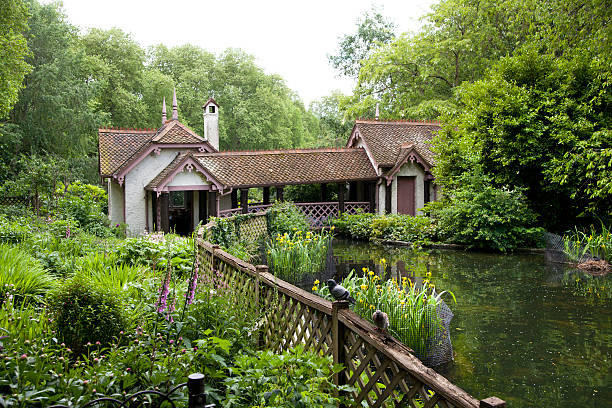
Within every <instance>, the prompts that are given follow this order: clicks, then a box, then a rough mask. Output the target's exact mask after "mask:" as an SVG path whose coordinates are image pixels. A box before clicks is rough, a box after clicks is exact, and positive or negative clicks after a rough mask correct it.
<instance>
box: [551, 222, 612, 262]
mask: <svg viewBox="0 0 612 408" xmlns="http://www.w3.org/2000/svg"><path fill="white" fill-rule="evenodd" d="M563 247H564V252H565V254H566V255H567V256H568V257H569V258H570V259H571V260H572V261H574V262H581V261H583V260H584V258H585V255H586V254H589V255H590V256H591V257H592V258H594V257H597V258H601V259H605V260H608V261H610V260H612V232H611V231H610V229H609V228H607V227H606V226H605V225H604V224H601V229H597V228H595V227H594V226H593V225H591V228H590V231H587V232H583V231H580V230H578V229H575V230H574V231H573V232H572V233H570V234H567V235H564V236H563Z"/></svg>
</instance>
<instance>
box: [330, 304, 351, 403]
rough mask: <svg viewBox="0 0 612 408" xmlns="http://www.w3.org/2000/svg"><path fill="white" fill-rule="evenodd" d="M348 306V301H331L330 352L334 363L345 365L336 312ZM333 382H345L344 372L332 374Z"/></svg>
mask: <svg viewBox="0 0 612 408" xmlns="http://www.w3.org/2000/svg"><path fill="white" fill-rule="evenodd" d="M348 308H349V302H347V301H346V300H337V301H335V302H332V352H333V357H334V364H342V365H344V366H345V367H346V361H345V360H346V358H345V353H344V325H343V324H342V323H341V322H340V321H339V320H338V312H339V311H340V310H342V309H348ZM334 384H336V386H341V385H344V384H346V375H345V374H344V372H339V373H335V374H334ZM341 407H342V405H341Z"/></svg>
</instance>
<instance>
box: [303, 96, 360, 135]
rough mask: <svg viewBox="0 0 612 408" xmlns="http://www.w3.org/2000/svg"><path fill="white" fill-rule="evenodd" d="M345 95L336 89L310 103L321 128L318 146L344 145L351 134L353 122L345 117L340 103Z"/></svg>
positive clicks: (311, 110) (310, 109)
mask: <svg viewBox="0 0 612 408" xmlns="http://www.w3.org/2000/svg"><path fill="white" fill-rule="evenodd" d="M343 98H345V96H344V95H343V94H342V93H341V92H340V91H334V92H332V94H331V95H329V96H324V97H322V98H321V99H320V100H317V101H312V102H311V103H310V107H309V111H310V112H311V113H312V114H313V115H314V116H315V117H316V118H317V119H318V122H319V130H318V132H317V135H316V138H315V141H314V142H315V144H316V146H318V147H322V146H333V147H339V146H344V145H345V144H346V141H347V140H348V137H349V136H350V133H351V130H352V128H353V124H352V122H350V121H347V120H345V119H344V117H343V114H342V112H341V111H340V104H341V101H342V99H343Z"/></svg>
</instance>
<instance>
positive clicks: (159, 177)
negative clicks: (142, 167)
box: [145, 152, 191, 190]
mask: <svg viewBox="0 0 612 408" xmlns="http://www.w3.org/2000/svg"><path fill="white" fill-rule="evenodd" d="M190 155H191V152H181V153H178V154H177V155H176V157H175V158H174V160H172V161H171V162H170V164H169V165H167V166H166V168H165V169H163V170H162V171H161V173H159V174H158V175H157V176H155V178H154V179H153V180H151V181H150V182H149V184H147V186H146V187H145V189H147V190H154V189H156V188H157V187H158V186H159V184H160V183H161V182H162V181H164V179H165V178H166V177H168V175H169V174H170V173H172V172H173V171H174V170H175V169H176V167H177V166H178V165H179V164H180V163H181V162H182V161H183V160H184V159H185V158H187V156H190Z"/></svg>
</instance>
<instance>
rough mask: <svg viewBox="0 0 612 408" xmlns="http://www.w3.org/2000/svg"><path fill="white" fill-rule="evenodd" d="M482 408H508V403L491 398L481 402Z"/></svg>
mask: <svg viewBox="0 0 612 408" xmlns="http://www.w3.org/2000/svg"><path fill="white" fill-rule="evenodd" d="M480 408H506V401H504V400H501V399H499V398H497V397H489V398H486V399H483V400H481V401H480Z"/></svg>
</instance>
